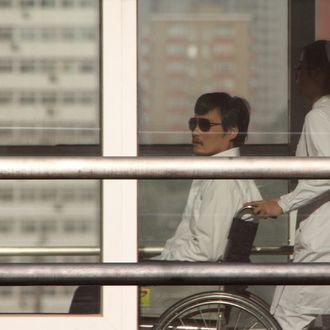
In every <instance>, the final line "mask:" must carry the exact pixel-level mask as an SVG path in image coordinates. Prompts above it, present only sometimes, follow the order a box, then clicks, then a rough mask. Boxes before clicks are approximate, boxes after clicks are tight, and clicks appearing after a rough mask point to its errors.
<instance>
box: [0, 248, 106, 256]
mask: <svg viewBox="0 0 330 330" xmlns="http://www.w3.org/2000/svg"><path fill="white" fill-rule="evenodd" d="M100 253H101V249H100V248H99V247H71V246H70V247H64V246H63V247H59V246H47V247H39V246H34V247H32V246H31V247H29V246H22V247H0V257H8V256H9V257H15V256H21V257H34V256H38V257H39V256H98V255H100Z"/></svg>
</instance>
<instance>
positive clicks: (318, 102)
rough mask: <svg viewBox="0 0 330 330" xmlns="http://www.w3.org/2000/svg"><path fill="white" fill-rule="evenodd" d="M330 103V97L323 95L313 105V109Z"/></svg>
mask: <svg viewBox="0 0 330 330" xmlns="http://www.w3.org/2000/svg"><path fill="white" fill-rule="evenodd" d="M329 101H330V95H323V96H322V97H320V98H319V99H318V100H317V101H316V102H315V103H314V104H313V108H316V107H319V106H320V105H321V104H323V103H325V102H329Z"/></svg>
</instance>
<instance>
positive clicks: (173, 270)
mask: <svg viewBox="0 0 330 330" xmlns="http://www.w3.org/2000/svg"><path fill="white" fill-rule="evenodd" d="M219 284H221V285H227V284H230V285H234V284H246V285H279V284H292V285H314V284H318V285H329V284H330V263H324V264H320V263H300V264H264V263H263V264H233V263H223V264H219V263H209V262H181V263H180V262H156V261H153V262H145V263H103V264H86V263H85V264H22V263H21V264H0V285H219Z"/></svg>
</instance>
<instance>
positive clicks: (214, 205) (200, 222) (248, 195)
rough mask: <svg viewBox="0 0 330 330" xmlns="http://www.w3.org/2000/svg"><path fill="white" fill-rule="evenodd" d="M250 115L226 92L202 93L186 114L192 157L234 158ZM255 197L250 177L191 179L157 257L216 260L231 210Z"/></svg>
mask: <svg viewBox="0 0 330 330" xmlns="http://www.w3.org/2000/svg"><path fill="white" fill-rule="evenodd" d="M249 120H250V107H249V104H248V102H247V101H246V100H244V99H243V98H240V97H237V96H230V95H229V94H227V93H207V94H203V95H201V96H200V97H199V98H198V99H197V101H196V104H195V109H194V116H193V117H192V118H190V119H189V129H190V130H191V132H192V144H193V152H194V154H195V155H196V156H212V157H238V156H239V147H240V146H241V145H243V144H244V143H245V140H246V138H247V131H248V125H249ZM259 197H260V194H259V191H258V189H257V187H256V185H255V183H254V182H253V181H252V180H213V179H208V180H193V182H192V185H191V188H190V192H189V196H188V200H187V203H186V207H185V210H184V213H183V216H182V220H181V223H180V224H179V226H178V227H177V229H176V232H175V234H174V236H173V237H172V238H170V239H169V240H168V241H167V242H166V244H165V247H164V249H163V251H162V253H161V254H160V255H159V256H156V257H154V258H153V259H156V260H171V261H174V260H176V261H219V260H220V261H221V260H223V258H224V252H225V249H226V245H227V237H228V233H229V229H230V226H231V223H232V220H233V218H234V215H235V214H236V212H237V211H238V210H239V209H240V208H241V207H242V205H243V203H244V202H245V201H248V200H256V199H258V198H259Z"/></svg>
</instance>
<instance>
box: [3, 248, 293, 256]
mask: <svg viewBox="0 0 330 330" xmlns="http://www.w3.org/2000/svg"><path fill="white" fill-rule="evenodd" d="M162 250H163V248H162V247H160V246H153V247H140V248H139V255H140V257H141V258H142V259H143V258H151V257H153V256H155V255H158V254H160V253H161V252H162ZM292 250H293V247H292V246H288V245H286V246H254V247H253V248H252V251H251V254H253V255H256V254H262V255H290V254H292ZM100 255H101V249H100V248H99V247H94V246H89V247H87V246H86V247H66V246H62V247H58V246H47V247H38V246H34V247H32V246H31V247H30V246H28V247H26V246H20V247H0V257H18V256H20V257H39V256H100Z"/></svg>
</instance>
